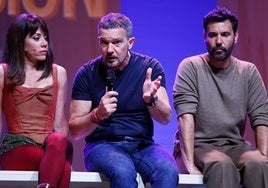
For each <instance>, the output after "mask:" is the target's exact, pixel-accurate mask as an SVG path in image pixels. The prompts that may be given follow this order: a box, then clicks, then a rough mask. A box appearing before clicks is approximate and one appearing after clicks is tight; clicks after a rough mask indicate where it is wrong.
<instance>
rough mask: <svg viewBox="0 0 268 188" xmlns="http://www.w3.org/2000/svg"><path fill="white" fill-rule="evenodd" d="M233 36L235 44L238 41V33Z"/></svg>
mask: <svg viewBox="0 0 268 188" xmlns="http://www.w3.org/2000/svg"><path fill="white" fill-rule="evenodd" d="M234 35H235V39H234V42H235V43H237V41H238V31H236V32H235V34H234Z"/></svg>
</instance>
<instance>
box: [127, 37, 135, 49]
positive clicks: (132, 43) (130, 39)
mask: <svg viewBox="0 0 268 188" xmlns="http://www.w3.org/2000/svg"><path fill="white" fill-rule="evenodd" d="M128 43H129V50H130V49H131V48H132V47H133V45H134V43H135V37H130V38H129V39H128Z"/></svg>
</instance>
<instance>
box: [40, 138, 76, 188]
mask: <svg viewBox="0 0 268 188" xmlns="http://www.w3.org/2000/svg"><path fill="white" fill-rule="evenodd" d="M68 148H70V142H69V140H68V138H67V137H66V136H65V135H64V134H61V133H52V134H51V135H49V136H48V137H47V138H46V140H45V153H44V156H43V158H42V161H41V163H40V167H39V183H48V184H50V185H52V187H53V188H68V187H69V183H70V177H71V163H70V161H71V159H70V158H71V156H72V151H67V150H68ZM67 153H68V155H69V156H68V157H69V159H67V157H66V155H67ZM68 160H69V161H68ZM66 161H68V162H66Z"/></svg>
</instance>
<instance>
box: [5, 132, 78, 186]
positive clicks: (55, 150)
mask: <svg viewBox="0 0 268 188" xmlns="http://www.w3.org/2000/svg"><path fill="white" fill-rule="evenodd" d="M72 155H73V148H72V144H71V142H70V141H69V140H68V139H67V137H66V136H65V135H63V134H61V133H52V134H51V135H49V136H48V137H47V138H46V140H45V147H44V149H43V148H40V147H38V146H34V145H22V146H19V147H16V148H14V149H12V150H9V151H8V152H6V153H4V154H3V155H2V157H1V160H0V163H1V167H2V169H3V170H26V171H27V170H29V171H31V170H32V171H39V183H48V184H50V185H51V186H52V187H53V188H68V187H69V184H70V177H71V163H72Z"/></svg>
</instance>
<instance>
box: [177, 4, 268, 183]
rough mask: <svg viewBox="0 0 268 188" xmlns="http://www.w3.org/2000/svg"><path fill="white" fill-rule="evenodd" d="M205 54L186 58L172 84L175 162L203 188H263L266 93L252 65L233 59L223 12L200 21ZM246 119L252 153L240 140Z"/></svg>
mask: <svg viewBox="0 0 268 188" xmlns="http://www.w3.org/2000/svg"><path fill="white" fill-rule="evenodd" d="M203 25H204V40H205V43H206V46H207V50H208V52H207V53H204V54H201V55H197V56H193V57H188V58H185V59H184V60H183V61H182V62H181V63H180V65H179V67H178V71H177V75H176V78H175V83H174V92H173V98H174V107H175V109H176V112H177V115H178V116H177V119H178V123H179V130H178V131H177V133H176V139H177V140H176V141H175V148H174V156H175V157H176V160H177V161H179V160H180V159H182V161H183V163H184V165H185V167H186V170H187V172H188V173H190V174H201V173H202V174H204V182H205V183H206V184H207V187H208V188H216V187H217V188H238V187H239V184H240V183H242V184H243V185H244V186H245V187H247V188H253V187H254V188H264V187H266V188H267V187H268V158H267V155H268V105H267V93H266V89H265V86H264V83H263V81H262V79H261V76H260V74H259V72H258V70H257V68H256V67H255V65H254V64H252V63H250V62H246V61H242V60H239V59H237V58H235V57H233V56H232V50H233V48H234V45H235V43H236V42H237V39H238V31H237V28H238V20H237V18H236V16H235V15H234V14H233V13H232V12H231V11H230V10H228V9H226V8H224V7H218V8H215V9H214V10H212V11H210V12H209V13H208V14H207V15H206V16H205V17H204V20H203ZM247 116H248V117H249V119H250V123H251V126H252V128H253V130H254V131H255V135H256V147H254V146H253V145H250V144H249V143H248V142H247V141H246V140H244V138H243V136H244V132H245V126H246V118H247Z"/></svg>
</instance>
